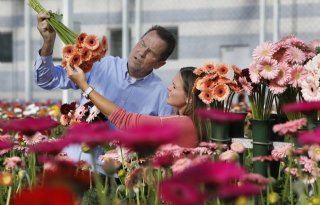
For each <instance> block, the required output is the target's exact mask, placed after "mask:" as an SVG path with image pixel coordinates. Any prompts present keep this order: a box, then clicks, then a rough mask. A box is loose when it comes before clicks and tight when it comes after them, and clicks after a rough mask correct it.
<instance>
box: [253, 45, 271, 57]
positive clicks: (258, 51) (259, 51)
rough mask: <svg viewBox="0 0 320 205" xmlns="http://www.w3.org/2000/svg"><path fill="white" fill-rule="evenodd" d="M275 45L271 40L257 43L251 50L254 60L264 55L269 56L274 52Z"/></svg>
mask: <svg viewBox="0 0 320 205" xmlns="http://www.w3.org/2000/svg"><path fill="white" fill-rule="evenodd" d="M275 51H276V47H275V45H274V44H273V43H271V42H265V43H263V44H260V45H258V46H257V47H256V48H255V49H254V50H253V55H252V56H253V57H254V59H255V60H262V59H264V58H265V57H269V58H271V56H272V55H273V54H274V53H275Z"/></svg>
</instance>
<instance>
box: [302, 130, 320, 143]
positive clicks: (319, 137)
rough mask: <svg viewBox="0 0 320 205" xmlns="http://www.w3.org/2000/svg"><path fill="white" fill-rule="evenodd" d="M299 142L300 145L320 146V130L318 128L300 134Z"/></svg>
mask: <svg viewBox="0 0 320 205" xmlns="http://www.w3.org/2000/svg"><path fill="white" fill-rule="evenodd" d="M298 141H299V143H300V144H309V145H312V144H320V128H316V129H315V130H312V131H309V132H302V133H299V135H298Z"/></svg>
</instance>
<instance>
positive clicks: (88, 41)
mask: <svg viewBox="0 0 320 205" xmlns="http://www.w3.org/2000/svg"><path fill="white" fill-rule="evenodd" d="M99 45H100V43H99V39H98V38H97V36H94V35H88V36H87V37H86V38H85V39H84V46H85V47H87V48H89V49H90V50H96V49H97V48H98V47H99Z"/></svg>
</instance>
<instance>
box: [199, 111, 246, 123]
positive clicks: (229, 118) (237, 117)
mask: <svg viewBox="0 0 320 205" xmlns="http://www.w3.org/2000/svg"><path fill="white" fill-rule="evenodd" d="M196 113H197V115H198V116H200V117H203V118H208V119H210V120H212V121H214V122H234V121H242V120H244V117H245V116H244V115H243V114H240V113H231V112H224V111H222V110H219V109H214V108H210V109H209V110H208V109H198V110H197V111H196Z"/></svg>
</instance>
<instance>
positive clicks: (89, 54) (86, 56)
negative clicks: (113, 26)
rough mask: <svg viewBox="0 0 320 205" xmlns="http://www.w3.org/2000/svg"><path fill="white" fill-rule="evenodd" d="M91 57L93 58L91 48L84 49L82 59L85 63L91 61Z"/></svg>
mask: <svg viewBox="0 0 320 205" xmlns="http://www.w3.org/2000/svg"><path fill="white" fill-rule="evenodd" d="M91 57H92V51H91V50H89V48H87V47H83V48H82V49H81V59H82V60H83V61H89V60H90V59H91Z"/></svg>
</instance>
